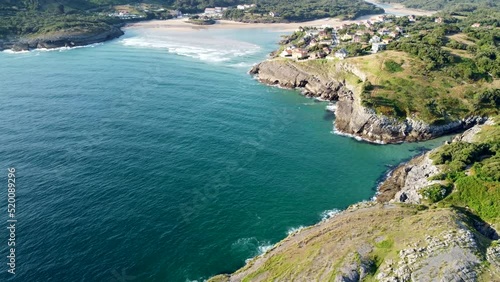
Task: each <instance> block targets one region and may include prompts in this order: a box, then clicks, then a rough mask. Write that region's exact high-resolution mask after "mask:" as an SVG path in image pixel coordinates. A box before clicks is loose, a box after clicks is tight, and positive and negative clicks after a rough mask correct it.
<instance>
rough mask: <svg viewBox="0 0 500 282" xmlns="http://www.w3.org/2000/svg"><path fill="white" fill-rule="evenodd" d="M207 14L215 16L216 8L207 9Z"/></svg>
mask: <svg viewBox="0 0 500 282" xmlns="http://www.w3.org/2000/svg"><path fill="white" fill-rule="evenodd" d="M205 14H206V15H213V14H215V8H206V9H205Z"/></svg>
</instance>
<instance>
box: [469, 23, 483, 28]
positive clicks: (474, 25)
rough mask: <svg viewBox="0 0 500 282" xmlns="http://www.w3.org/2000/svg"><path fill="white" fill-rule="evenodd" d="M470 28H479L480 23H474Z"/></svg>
mask: <svg viewBox="0 0 500 282" xmlns="http://www.w3.org/2000/svg"><path fill="white" fill-rule="evenodd" d="M471 27H481V24H480V23H475V24H473V25H471Z"/></svg>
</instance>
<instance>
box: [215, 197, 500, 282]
mask: <svg viewBox="0 0 500 282" xmlns="http://www.w3.org/2000/svg"><path fill="white" fill-rule="evenodd" d="M492 242H497V241H493V240H491V239H490V238H488V237H486V236H484V235H482V234H481V233H480V232H478V231H477V230H476V229H475V228H474V225H473V224H472V223H471V221H470V219H469V218H468V217H467V216H466V215H464V214H461V213H458V212H457V211H455V210H452V209H434V210H426V209H421V208H418V207H417V206H412V205H400V204H375V203H365V204H358V205H356V206H353V207H351V208H349V209H348V210H346V211H344V212H342V213H341V214H339V215H337V216H335V217H333V218H331V219H329V220H328V221H326V222H322V223H321V224H318V225H315V226H313V227H310V228H307V229H304V230H301V231H299V232H297V233H294V234H292V235H290V236H289V237H287V238H286V239H284V240H283V241H281V242H279V243H278V244H276V245H275V246H274V247H273V248H272V249H271V250H269V251H268V252H267V253H265V254H263V255H261V256H259V257H256V258H254V259H253V260H251V261H250V262H249V263H247V265H246V266H245V267H243V268H241V269H240V270H238V271H237V272H235V273H233V274H227V275H218V276H215V277H213V278H212V279H210V280H209V281H211V282H216V281H234V282H236V281H461V282H463V281H471V282H472V281H498V280H495V279H500V269H499V268H498V267H488V266H487V265H488V264H490V265H494V264H496V263H498V260H499V258H498V252H499V250H500V247H499V246H498V245H497V244H498V243H492Z"/></svg>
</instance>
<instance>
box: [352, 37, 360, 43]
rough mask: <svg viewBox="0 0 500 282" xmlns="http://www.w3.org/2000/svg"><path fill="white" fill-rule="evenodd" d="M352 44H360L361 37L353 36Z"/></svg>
mask: <svg viewBox="0 0 500 282" xmlns="http://www.w3.org/2000/svg"><path fill="white" fill-rule="evenodd" d="M352 42H354V43H360V42H361V36H359V35H354V36H353V37H352Z"/></svg>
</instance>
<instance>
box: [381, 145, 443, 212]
mask: <svg viewBox="0 0 500 282" xmlns="http://www.w3.org/2000/svg"><path fill="white" fill-rule="evenodd" d="M429 155H430V152H427V153H425V154H423V155H421V156H418V157H416V158H413V159H411V160H410V161H409V162H407V163H404V164H401V165H399V166H398V167H397V168H396V169H394V170H393V171H392V172H391V173H390V174H389V176H388V177H387V179H386V180H385V181H384V182H383V183H382V184H380V186H379V189H378V191H379V193H378V195H377V201H378V202H381V203H384V202H388V201H396V202H403V203H412V204H419V203H420V202H421V200H422V195H420V193H419V191H420V190H421V189H422V188H425V187H428V186H430V185H432V184H436V183H440V181H437V180H429V177H432V176H435V175H437V174H438V173H439V172H440V170H439V168H438V167H437V166H435V165H434V164H432V160H431V159H430V158H429Z"/></svg>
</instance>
